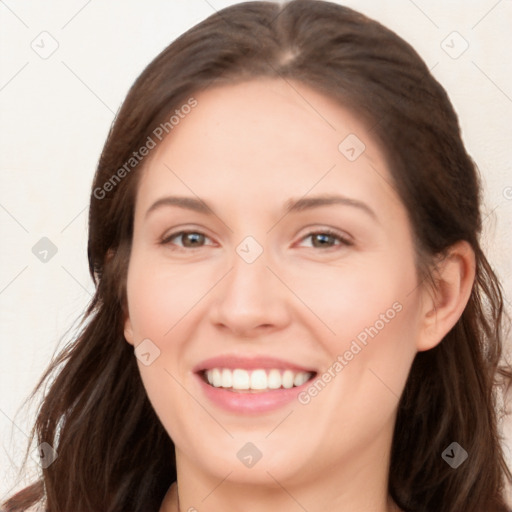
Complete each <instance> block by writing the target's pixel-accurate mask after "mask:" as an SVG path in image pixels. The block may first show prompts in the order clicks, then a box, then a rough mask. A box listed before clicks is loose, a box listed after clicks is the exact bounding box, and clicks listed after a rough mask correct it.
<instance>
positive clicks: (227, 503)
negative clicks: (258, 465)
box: [159, 448, 400, 512]
mask: <svg viewBox="0 0 512 512" xmlns="http://www.w3.org/2000/svg"><path fill="white" fill-rule="evenodd" d="M353 455H354V454H352V456H353ZM358 455H359V457H358V459H357V460H355V459H354V458H351V459H350V460H348V461H347V462H345V463H340V464H338V465H337V466H336V468H329V469H328V470H327V471H325V470H324V471H320V472H319V474H321V477H320V478H317V479H316V480H315V479H314V478H311V477H310V478H308V480H307V481H305V479H303V480H301V479H300V478H298V477H297V478H295V479H285V478H283V477H281V476H280V475H279V474H277V471H264V470H262V471H261V475H265V476H264V477H263V476H261V475H260V476H261V478H259V479H258V481H257V483H255V482H254V481H251V482H244V481H243V480H241V479H236V478H234V477H236V472H235V471H233V472H230V471H227V472H226V477H224V479H223V477H219V476H217V475H211V474H208V473H205V472H203V471H201V470H200V469H199V468H197V467H194V465H193V464H192V462H191V461H189V460H187V459H186V458H185V457H184V455H183V454H182V453H179V452H178V451H177V453H176V457H177V470H178V483H177V484H176V483H174V484H173V485H172V486H171V487H170V488H169V490H168V492H167V494H166V496H165V498H164V500H163V502H162V507H161V508H160V511H159V512H188V511H198V510H202V509H204V508H205V506H207V507H208V510H209V511H211V512H221V511H222V512H224V511H225V510H245V511H248V512H263V511H267V510H272V509H279V510H281V511H283V512H287V511H290V512H292V511H294V512H295V511H297V510H299V509H300V508H302V509H303V510H307V511H308V512H370V511H371V512H400V509H399V508H398V507H397V506H396V504H395V503H394V502H393V501H392V500H391V499H390V497H389V496H388V492H387V486H388V468H389V466H388V464H389V454H376V453H375V449H370V448H369V449H368V450H367V453H365V454H361V453H359V454H358ZM376 455H377V456H376ZM378 455H380V457H379V456H378ZM375 461H380V462H381V464H378V465H377V464H376V462H375ZM192 475H193V477H192ZM370 483H371V484H370Z"/></svg>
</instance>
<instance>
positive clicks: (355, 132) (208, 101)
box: [138, 78, 397, 207]
mask: <svg viewBox="0 0 512 512" xmlns="http://www.w3.org/2000/svg"><path fill="white" fill-rule="evenodd" d="M193 97H194V98H195V100H196V101H197V105H196V106H195V107H194V108H193V109H190V110H188V109H187V111H188V113H187V114H186V115H183V116H181V117H180V120H179V123H178V124H176V125H175V126H174V127H173V128H172V131H171V132H170V133H169V135H168V136H167V137H166V138H165V139H164V140H163V142H162V143H161V144H160V145H159V146H158V147H157V148H156V149H155V150H154V154H153V155H151V160H150V161H149V162H148V165H145V167H144V169H143V175H142V179H141V181H140V184H139V192H138V202H142V203H144V204H143V206H145V207H147V206H148V203H149V201H151V200H154V199H156V198H157V196H158V195H159V193H163V192H164V191H166V192H176V193H181V194H186V195H191V194H195V195H198V196H199V197H201V198H203V197H204V198H205V199H206V197H210V198H211V201H209V202H212V203H215V204H216V203H217V202H218V200H219V199H220V198H219V196H220V195H224V196H225V197H229V199H230V201H231V204H233V205H234V204H236V203H238V205H239V206H240V207H243V206H244V205H247V204H248V203H247V202H248V201H253V200H255V199H257V198H258V197H259V198H260V199H261V200H262V201H263V200H265V201H268V200H271V199H272V198H273V197H276V198H278V197H279V198H282V196H283V195H286V196H287V197H291V196H303V195H304V194H306V193H308V191H310V190H311V191H313V190H314V191H315V192H318V193H320V192H326V191H329V192H335V191H336V192H339V193H351V194H355V195H363V196H367V198H368V196H371V195H373V196H378V195H379V194H382V193H384V194H385V195H387V196H388V197H387V198H388V200H389V199H391V200H393V201H396V200H397V196H396V194H394V191H393V190H392V188H391V187H390V185H389V184H390V182H391V178H390V176H389V172H388V170H387V165H386V162H385V161H384V157H383V155H382V153H381V151H380V149H379V147H378V145H377V144H376V143H375V141H374V140H373V139H372V137H371V134H370V132H369V131H368V129H367V128H366V127H365V125H364V123H363V121H362V120H361V119H359V118H358V117H357V116H356V115H355V114H353V113H351V112H349V111H348V110H347V109H346V108H344V107H343V106H341V105H340V104H338V103H337V102H336V101H335V100H334V99H332V98H329V97H327V96H325V95H324V94H322V93H320V92H317V91H315V90H313V89H311V88H309V87H308V86H305V85H304V84H301V83H298V82H295V81H294V82H291V81H285V80H282V79H267V78H264V79H257V80H251V81H248V82H242V83H237V84H230V85H221V86H215V87H211V88H208V89H207V90H204V91H201V92H199V93H197V94H194V95H193ZM233 191H236V192H237V193H236V194H233ZM216 197H217V199H216ZM373 200H374V201H375V200H377V198H376V197H374V199H373Z"/></svg>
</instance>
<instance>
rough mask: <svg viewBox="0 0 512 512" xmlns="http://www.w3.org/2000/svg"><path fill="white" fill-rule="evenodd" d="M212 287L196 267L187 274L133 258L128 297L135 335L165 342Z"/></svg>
mask: <svg viewBox="0 0 512 512" xmlns="http://www.w3.org/2000/svg"><path fill="white" fill-rule="evenodd" d="M210 287H211V285H209V284H208V282H207V281H206V280H205V276H204V272H203V273H202V274H201V275H200V274H199V272H197V271H195V270H194V269H193V268H192V267H188V268H187V269H186V271H185V270H184V269H183V268H180V267H177V266H171V265H166V264H165V263H163V264H162V263H157V262H153V263H143V262H142V260H140V261H139V259H138V258H137V257H135V258H133V260H132V264H131V266H130V269H129V272H128V282H127V294H128V307H129V312H130V319H131V323H132V328H133V330H134V334H135V335H136V337H137V336H138V337H139V338H141V339H142V338H150V339H154V340H155V343H157V344H160V343H163V341H164V339H168V338H169V337H170V336H171V333H172V331H173V330H174V329H175V326H177V325H179V322H180V321H181V320H182V319H183V318H184V317H185V316H186V315H187V313H188V312H189V311H191V310H192V309H193V308H194V306H195V305H196V304H198V303H199V301H200V300H201V297H202V296H203V295H204V294H205V293H206V292H207V291H208V289H209V288H210ZM136 342H137V339H136Z"/></svg>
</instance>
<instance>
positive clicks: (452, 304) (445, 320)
mask: <svg viewBox="0 0 512 512" xmlns="http://www.w3.org/2000/svg"><path fill="white" fill-rule="evenodd" d="M433 277H434V281H435V285H434V286H433V287H431V288H430V289H429V290H426V289H425V290H424V293H425V294H428V298H427V300H425V301H424V305H423V311H422V316H421V322H422V328H421V333H420V337H419V339H418V347H417V348H418V351H420V352H421V351H425V350H430V349H431V348H434V347H435V346H436V345H438V344H439V343H440V342H441V341H442V339H443V338H444V337H445V336H446V334H447V333H448V332H449V331H450V330H451V329H452V327H453V326H454V325H455V324H456V323H457V321H458V320H459V318H460V317H461V315H462V313H463V311H464V309H465V307H466V305H467V303H468V300H469V297H470V295H471V290H472V288H473V283H474V280H475V254H474V251H473V249H472V247H471V245H470V244H469V243H468V242H466V241H465V240H461V241H459V242H457V243H456V244H454V245H452V246H451V247H450V248H449V249H448V251H447V254H446V256H445V257H444V258H443V259H442V260H441V261H440V262H439V263H438V264H437V265H436V267H435V269H433Z"/></svg>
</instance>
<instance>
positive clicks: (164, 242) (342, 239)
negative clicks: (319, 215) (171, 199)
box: [160, 228, 354, 252]
mask: <svg viewBox="0 0 512 512" xmlns="http://www.w3.org/2000/svg"><path fill="white" fill-rule="evenodd" d="M188 234H194V235H204V236H205V237H206V238H209V237H208V236H207V235H205V234H204V233H202V232H201V231H194V230H190V231H185V230H183V231H176V232H175V233H171V234H170V235H168V236H166V237H164V238H163V239H162V240H161V241H160V244H161V245H170V244H171V240H172V239H173V238H176V237H179V236H181V235H188ZM314 235H328V236H332V237H333V238H336V239H337V240H338V241H340V242H341V243H340V244H338V245H337V246H338V247H339V246H347V247H350V246H352V245H354V243H353V242H352V241H351V240H349V239H348V238H347V237H345V236H343V235H342V234H341V233H338V232H337V231H334V230H332V229H329V228H327V229H322V230H319V231H311V232H310V233H308V234H307V235H305V236H303V237H302V238H301V241H303V240H305V239H307V238H309V237H311V236H314ZM337 246H336V245H334V246H330V247H327V249H325V250H326V251H327V250H329V249H334V248H335V247H337ZM176 247H177V248H173V249H172V250H174V251H182V252H186V251H187V250H194V247H180V246H176ZM202 247H204V246H201V247H198V248H199V249H201V248H202ZM311 249H319V248H318V247H311Z"/></svg>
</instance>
